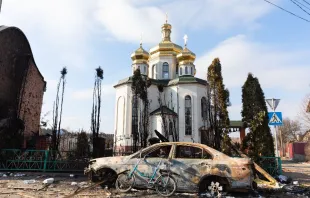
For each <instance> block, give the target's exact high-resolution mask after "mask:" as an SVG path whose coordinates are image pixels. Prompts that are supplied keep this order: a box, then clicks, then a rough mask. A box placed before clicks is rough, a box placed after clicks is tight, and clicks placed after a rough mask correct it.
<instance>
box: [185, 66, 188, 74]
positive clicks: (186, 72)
mask: <svg viewBox="0 0 310 198" xmlns="http://www.w3.org/2000/svg"><path fill="white" fill-rule="evenodd" d="M187 74H188V71H187V67H185V75H187Z"/></svg>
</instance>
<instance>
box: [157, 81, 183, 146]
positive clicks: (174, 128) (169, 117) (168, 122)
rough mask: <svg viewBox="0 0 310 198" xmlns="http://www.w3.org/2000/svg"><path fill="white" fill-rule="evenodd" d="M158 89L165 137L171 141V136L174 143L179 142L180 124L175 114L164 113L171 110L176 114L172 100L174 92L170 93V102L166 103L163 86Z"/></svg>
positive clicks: (158, 86)
mask: <svg viewBox="0 0 310 198" xmlns="http://www.w3.org/2000/svg"><path fill="white" fill-rule="evenodd" d="M157 88H158V104H159V109H160V117H161V119H162V123H161V124H162V129H163V133H164V137H165V138H167V139H169V136H170V135H171V137H172V141H174V142H177V141H179V133H178V132H179V131H178V123H177V116H176V115H175V114H176V113H175V114H174V113H172V112H171V113H169V112H164V110H165V108H167V109H170V110H172V111H173V112H174V108H175V107H174V103H173V100H172V92H171V93H170V102H167V101H166V95H165V94H164V93H163V91H164V87H163V85H157Z"/></svg>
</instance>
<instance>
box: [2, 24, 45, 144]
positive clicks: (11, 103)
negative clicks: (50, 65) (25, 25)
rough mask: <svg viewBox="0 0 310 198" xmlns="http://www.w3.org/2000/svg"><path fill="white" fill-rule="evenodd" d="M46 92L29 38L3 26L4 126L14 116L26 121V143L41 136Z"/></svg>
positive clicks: (24, 123)
mask: <svg viewBox="0 0 310 198" xmlns="http://www.w3.org/2000/svg"><path fill="white" fill-rule="evenodd" d="M45 88H46V82H45V81H44V77H43V76H42V74H41V73H40V71H39V69H38V67H37V66H36V63H35V61H34V57H33V54H32V51H31V47H30V44H29V42H28V40H27V38H26V36H25V34H24V33H23V32H22V31H21V30H20V29H18V28H16V27H6V26H0V122H1V120H2V123H4V122H3V120H5V119H7V118H9V117H11V116H12V115H14V116H13V117H16V118H18V119H20V120H22V121H23V125H24V126H23V135H24V140H27V139H28V138H29V137H30V136H32V135H33V134H34V133H37V132H38V131H39V128H40V114H41V108H42V102H43V93H44V91H45ZM8 131H10V130H8ZM24 142H26V141H24Z"/></svg>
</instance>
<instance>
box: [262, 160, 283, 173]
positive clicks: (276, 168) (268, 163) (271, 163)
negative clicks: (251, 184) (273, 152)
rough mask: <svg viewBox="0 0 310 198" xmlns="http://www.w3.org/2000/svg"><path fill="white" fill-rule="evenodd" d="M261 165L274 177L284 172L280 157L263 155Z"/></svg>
mask: <svg viewBox="0 0 310 198" xmlns="http://www.w3.org/2000/svg"><path fill="white" fill-rule="evenodd" d="M260 165H261V167H262V168H263V169H264V170H265V171H266V172H267V173H269V174H270V175H271V176H273V177H274V176H277V175H281V174H282V160H281V158H280V157H261V161H260Z"/></svg>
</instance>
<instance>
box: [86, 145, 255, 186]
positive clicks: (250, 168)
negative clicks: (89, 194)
mask: <svg viewBox="0 0 310 198" xmlns="http://www.w3.org/2000/svg"><path fill="white" fill-rule="evenodd" d="M145 155H147V156H148V157H147V158H145V159H146V160H143V161H142V162H141V163H140V164H139V167H138V169H139V171H141V172H144V173H145V174H152V173H153V170H154V167H155V166H156V165H157V164H158V163H159V162H160V160H166V161H169V163H170V164H171V167H170V169H171V171H172V173H173V177H174V178H175V180H176V181H177V191H178V192H205V191H208V189H210V186H211V185H213V184H214V183H216V182H218V183H219V185H220V186H221V188H222V189H223V191H231V190H238V189H239V190H240V189H241V190H244V189H249V190H250V189H252V188H253V183H254V164H253V162H252V161H251V159H249V158H232V157H229V156H227V155H225V154H223V153H221V152H219V151H217V150H215V149H212V148H210V147H208V146H206V145H203V144H199V143H189V142H164V143H158V144H154V145H152V146H149V147H147V148H145V149H142V150H140V151H138V152H136V153H134V154H132V155H129V156H116V157H102V158H96V159H93V160H90V163H89V165H88V167H86V168H85V172H84V173H85V174H87V175H88V176H89V178H90V179H91V180H92V181H93V182H98V181H104V182H103V183H102V185H103V186H105V185H108V186H110V187H113V186H114V185H115V180H116V179H117V175H118V174H119V173H122V172H124V171H126V170H130V169H132V168H133V167H134V165H135V164H136V162H137V160H139V159H140V158H141V157H142V158H144V157H145ZM134 187H135V188H140V189H141V188H142V189H143V188H147V187H146V186H144V183H143V182H139V180H137V181H136V182H135V185H134Z"/></svg>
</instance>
